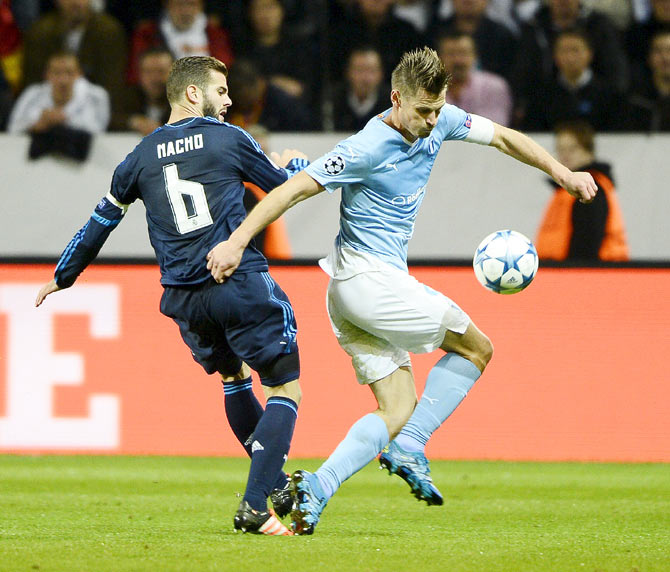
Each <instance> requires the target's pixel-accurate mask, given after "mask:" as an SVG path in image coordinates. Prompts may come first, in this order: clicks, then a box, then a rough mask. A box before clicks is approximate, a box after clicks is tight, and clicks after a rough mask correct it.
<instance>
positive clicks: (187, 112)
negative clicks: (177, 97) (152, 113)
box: [168, 104, 203, 123]
mask: <svg viewBox="0 0 670 572" xmlns="http://www.w3.org/2000/svg"><path fill="white" fill-rule="evenodd" d="M191 117H203V115H202V113H200V111H199V110H198V109H196V108H195V107H192V106H190V105H182V104H178V105H175V106H174V107H172V110H171V111H170V118H169V119H168V123H177V122H178V121H181V120H182V119H189V118H191Z"/></svg>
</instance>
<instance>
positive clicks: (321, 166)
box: [305, 138, 371, 193]
mask: <svg viewBox="0 0 670 572" xmlns="http://www.w3.org/2000/svg"><path fill="white" fill-rule="evenodd" d="M370 163H371V160H370V153H369V151H365V150H364V149H363V148H362V146H361V145H360V143H359V142H358V141H356V140H355V139H353V138H349V139H345V140H344V141H341V142H340V143H338V144H337V145H336V146H335V148H334V149H333V150H332V151H330V152H329V153H326V154H325V155H323V156H322V157H319V158H318V159H316V160H315V161H314V162H312V163H311V164H310V165H309V166H308V167H306V168H305V173H307V174H308V175H309V176H310V177H312V179H314V180H315V181H316V182H317V183H319V184H320V185H321V186H323V187H324V188H325V189H326V190H327V191H328V192H329V193H332V192H333V191H335V190H337V189H339V188H340V187H342V186H343V185H351V184H355V183H360V182H362V181H363V180H364V179H366V178H367V177H368V176H369V174H370Z"/></svg>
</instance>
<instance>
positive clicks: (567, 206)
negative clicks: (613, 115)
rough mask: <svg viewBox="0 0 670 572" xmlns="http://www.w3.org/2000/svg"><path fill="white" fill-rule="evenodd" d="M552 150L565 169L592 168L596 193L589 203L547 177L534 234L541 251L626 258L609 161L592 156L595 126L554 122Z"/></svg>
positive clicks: (586, 258)
mask: <svg viewBox="0 0 670 572" xmlns="http://www.w3.org/2000/svg"><path fill="white" fill-rule="evenodd" d="M556 155H557V157H558V160H559V161H560V162H561V163H563V165H565V166H566V167H567V168H568V169H571V170H573V171H588V172H589V173H591V175H592V176H593V179H594V180H595V182H596V184H597V185H598V193H597V194H596V196H595V199H594V200H593V201H592V202H591V203H588V204H584V203H580V202H579V201H578V200H576V199H575V198H574V197H572V196H570V195H569V194H568V193H567V191H566V190H565V189H563V188H561V187H558V186H557V185H556V184H555V183H554V182H553V181H551V185H552V187H553V189H554V195H553V197H552V199H551V201H550V202H549V204H548V206H547V208H546V210H545V212H544V216H543V218H542V222H541V223H540V228H539V230H538V235H537V237H536V240H535V246H536V247H537V253H538V255H539V257H540V258H541V259H545V260H546V259H549V260H573V261H581V262H594V261H598V260H607V261H624V260H629V258H630V253H629V248H628V241H627V238H626V230H625V225H624V219H623V215H622V212H621V207H620V206H619V200H618V198H617V194H616V189H615V188H614V178H613V176H612V167H611V166H610V165H609V164H608V163H604V162H602V161H598V160H597V159H596V153H595V139H594V132H593V128H592V127H591V126H590V125H589V124H588V123H585V122H583V121H575V122H568V123H563V124H560V125H558V126H557V127H556Z"/></svg>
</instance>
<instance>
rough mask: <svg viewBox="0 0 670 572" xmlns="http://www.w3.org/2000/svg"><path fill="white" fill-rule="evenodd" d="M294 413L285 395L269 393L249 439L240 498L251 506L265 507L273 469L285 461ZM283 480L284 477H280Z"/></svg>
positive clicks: (273, 479)
mask: <svg viewBox="0 0 670 572" xmlns="http://www.w3.org/2000/svg"><path fill="white" fill-rule="evenodd" d="M297 415H298V406H297V405H296V403H295V402H294V401H293V400H291V399H288V398H286V397H271V398H270V399H268V402H267V405H266V406H265V413H263V416H262V417H261V420H260V421H259V422H258V425H257V426H256V430H255V431H254V434H253V440H252V443H251V468H250V469H249V480H248V481H247V490H246V491H245V493H244V500H245V501H247V502H248V503H249V504H250V505H251V508H253V509H255V510H261V511H262V510H266V509H267V498H268V495H269V494H270V491H272V489H273V488H275V484H276V482H277V473H279V472H280V471H281V469H282V467H283V466H284V463H285V462H286V457H287V455H288V450H289V448H290V446H291V437H293V428H294V427H295V420H296V417H297ZM284 480H285V478H284Z"/></svg>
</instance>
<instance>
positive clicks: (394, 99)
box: [391, 89, 400, 107]
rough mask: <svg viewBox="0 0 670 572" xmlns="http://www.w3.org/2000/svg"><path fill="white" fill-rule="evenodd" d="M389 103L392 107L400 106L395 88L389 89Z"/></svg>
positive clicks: (398, 93) (398, 95) (398, 94)
mask: <svg viewBox="0 0 670 572" xmlns="http://www.w3.org/2000/svg"><path fill="white" fill-rule="evenodd" d="M391 103H392V104H393V107H400V92H399V91H398V90H397V89H392V90H391Z"/></svg>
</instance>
